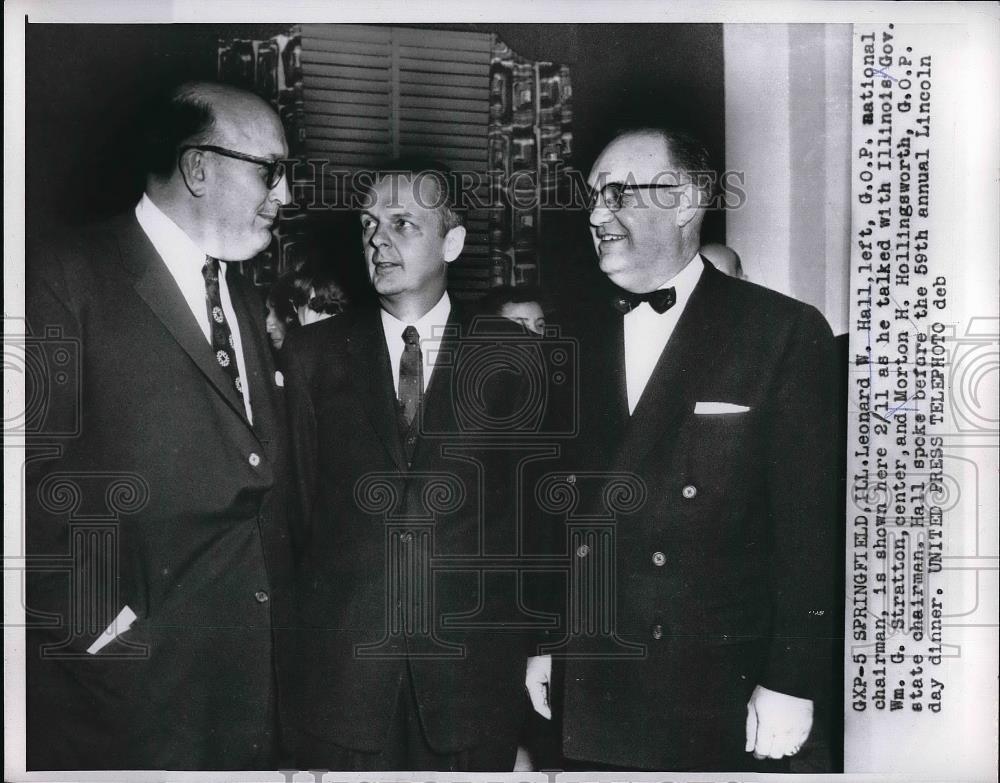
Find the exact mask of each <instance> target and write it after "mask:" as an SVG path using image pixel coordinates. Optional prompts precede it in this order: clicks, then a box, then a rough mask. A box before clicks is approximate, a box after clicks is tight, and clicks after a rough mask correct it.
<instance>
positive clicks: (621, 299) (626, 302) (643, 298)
mask: <svg viewBox="0 0 1000 783" xmlns="http://www.w3.org/2000/svg"><path fill="white" fill-rule="evenodd" d="M643 302H649V306H650V307H652V308H653V309H654V310H655V311H656V312H657V313H660V314H661V315H662V314H663V313H665V312H667V310H669V309H670V308H671V307H673V306H674V305H675V304H677V291H676V290H675V289H674V288H673V287H670V288H659V289H657V290H656V291H649V292H648V293H645V294H634V293H632V292H631V291H619V292H618V294H617V295H616V296H615V298H614V299H613V300H612V302H611V304H612V305H613V306H614V308H615V309H616V310H618V312H620V313H627V312H629V311H631V310H634V309H635V308H637V307H638V306H639V305H640V304H642V303H643Z"/></svg>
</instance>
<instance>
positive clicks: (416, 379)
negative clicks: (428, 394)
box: [399, 326, 424, 430]
mask: <svg viewBox="0 0 1000 783" xmlns="http://www.w3.org/2000/svg"><path fill="white" fill-rule="evenodd" d="M403 342H404V343H405V344H406V345H405V347H404V348H403V355H402V356H401V357H400V359H399V412H400V415H401V416H402V418H403V422H404V424H405V425H406V429H407V430H409V428H410V425H412V424H413V420H414V419H415V418H416V416H417V411H419V410H420V400H421V398H422V397H423V394H424V363H423V360H422V357H421V356H420V333H419V332H417V328H416V327H415V326H407V327H406V329H404V330H403Z"/></svg>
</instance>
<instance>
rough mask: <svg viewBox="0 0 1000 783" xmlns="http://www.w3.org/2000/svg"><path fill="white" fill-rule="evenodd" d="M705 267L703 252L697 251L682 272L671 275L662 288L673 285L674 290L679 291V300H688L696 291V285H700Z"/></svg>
mask: <svg viewBox="0 0 1000 783" xmlns="http://www.w3.org/2000/svg"><path fill="white" fill-rule="evenodd" d="M704 268H705V264H704V262H703V261H702V260H701V254H700V253H695V254H694V258H692V259H691V260H690V261H688V262H687V265H686V266H685V267H684V268H683V269H682V270H681V271H680V272H678V273H677V274H676V275H674V276H673V277H671V278H670V279H669V280H668V281H667V282H665V283H664V284H663V285H661V286H660V288H661V289H662V288H670V287H671V286H672V287H673V289H674V291H675V292H676V293H677V301H678V302H683V301H686V300H687V298H688V297H689V296H691V293H692V292H693V291H694V287H695V286H696V285H698V281H699V280H700V279H701V273H702V270H704Z"/></svg>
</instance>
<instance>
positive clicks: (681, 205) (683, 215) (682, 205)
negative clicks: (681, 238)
mask: <svg viewBox="0 0 1000 783" xmlns="http://www.w3.org/2000/svg"><path fill="white" fill-rule="evenodd" d="M702 198H703V195H702V192H701V189H700V188H697V187H695V185H694V183H693V182H689V183H688V184H687V185H686V186H685V187H684V188H682V189H680V191H679V192H678V204H677V209H676V210H675V214H676V215H677V226H678V227H679V228H683V227H684V226H686V225H687V224H688V223H690V222H691V221H692V220H694V219H695V218H696V217H698V215H700V214H701V213H702V212H703V211H704V209H703V207H702V205H701V199H702Z"/></svg>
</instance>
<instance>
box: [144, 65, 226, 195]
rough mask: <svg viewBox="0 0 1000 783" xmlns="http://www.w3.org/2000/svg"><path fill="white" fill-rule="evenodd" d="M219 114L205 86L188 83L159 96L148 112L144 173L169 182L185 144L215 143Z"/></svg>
mask: <svg viewBox="0 0 1000 783" xmlns="http://www.w3.org/2000/svg"><path fill="white" fill-rule="evenodd" d="M214 133H215V112H214V111H213V109H212V104H211V102H210V101H209V100H208V97H207V96H206V95H205V91H204V89H203V88H202V84H200V83H196V82H186V83H184V84H181V85H179V86H177V87H174V88H173V89H171V90H169V91H167V92H165V93H163V94H161V95H159V96H158V97H157V98H155V99H154V100H153V102H152V103H151V104H150V106H149V108H148V109H147V111H146V112H145V115H144V117H143V124H142V133H141V153H140V166H141V168H142V172H143V174H145V175H146V176H147V177H150V176H151V177H155V178H157V179H168V178H169V177H170V176H171V175H172V174H173V172H174V171H175V169H176V168H177V155H178V151H179V150H180V148H181V147H182V146H183V145H185V144H205V143H207V142H210V141H212V140H213V136H214Z"/></svg>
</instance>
